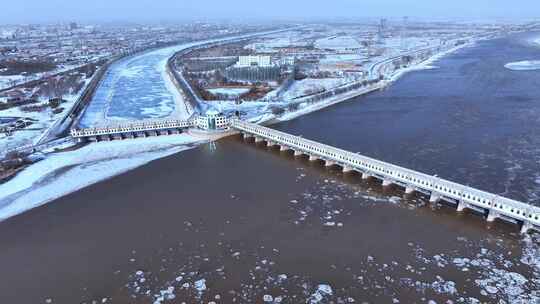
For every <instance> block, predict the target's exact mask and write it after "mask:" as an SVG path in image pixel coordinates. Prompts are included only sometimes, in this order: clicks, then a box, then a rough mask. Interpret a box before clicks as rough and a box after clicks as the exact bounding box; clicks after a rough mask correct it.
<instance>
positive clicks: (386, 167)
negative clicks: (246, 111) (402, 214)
mask: <svg viewBox="0 0 540 304" xmlns="http://www.w3.org/2000/svg"><path fill="white" fill-rule="evenodd" d="M231 127H232V128H234V129H236V130H238V131H241V132H243V133H244V134H248V135H253V136H256V137H259V138H262V139H264V140H266V141H270V142H275V143H276V144H277V145H281V146H282V147H285V148H286V149H291V150H294V151H295V152H299V153H303V154H308V155H310V157H312V158H318V159H322V160H325V161H327V162H329V163H331V164H332V163H335V164H336V165H339V166H342V167H343V169H344V171H351V170H355V171H358V172H361V173H363V174H365V175H369V176H374V177H377V178H380V179H382V180H383V184H385V185H389V184H392V183H394V184H399V185H401V186H404V187H406V188H407V190H408V191H409V192H411V191H415V190H416V191H422V192H427V193H429V194H431V200H432V201H436V200H438V199H445V200H448V201H452V202H455V203H457V204H458V210H459V211H461V210H463V209H464V208H470V209H477V210H478V209H480V210H486V211H488V212H489V214H488V220H490V221H492V220H494V219H495V218H497V217H501V216H502V217H507V218H510V219H513V220H517V221H520V222H522V223H523V228H522V231H527V230H528V229H537V230H538V228H537V227H535V226H540V208H538V207H535V206H532V205H529V204H526V203H522V202H519V201H516V200H512V199H508V198H505V197H501V196H499V195H496V194H493V193H489V192H486V191H482V190H478V189H475V188H472V187H468V186H464V185H461V184H458V183H455V182H451V181H448V180H445V179H442V178H439V177H435V176H431V175H427V174H424V173H420V172H417V171H414V170H410V169H407V168H403V167H400V166H396V165H393V164H390V163H386V162H383V161H379V160H376V159H373V158H370V157H366V156H363V155H360V154H357V153H352V152H349V151H345V150H342V149H338V148H335V147H332V146H329V145H325V144H321V143H318V142H315V141H312V140H308V139H305V138H302V137H298V136H294V135H290V134H287V133H285V132H280V131H276V130H273V129H270V128H267V127H263V126H259V125H256V124H252V123H249V122H245V121H240V120H232V121H231Z"/></svg>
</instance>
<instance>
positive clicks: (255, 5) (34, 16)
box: [0, 0, 540, 23]
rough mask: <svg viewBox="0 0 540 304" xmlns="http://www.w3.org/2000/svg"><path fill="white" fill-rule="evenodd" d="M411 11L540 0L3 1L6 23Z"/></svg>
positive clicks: (517, 11)
mask: <svg viewBox="0 0 540 304" xmlns="http://www.w3.org/2000/svg"><path fill="white" fill-rule="evenodd" d="M405 15H406V16H411V17H412V18H415V17H417V18H422V19H444V18H448V19H454V18H465V19H507V20H510V19H514V20H515V19H531V18H539V17H540V2H538V1H535V0H522V1H519V4H518V3H517V2H512V1H505V0H492V1H489V0H475V1H465V0H454V1H430V0H402V1H400V0H367V1H360V0H338V1H333V2H331V4H330V3H328V2H327V1H307V0H296V1H285V0H273V1H265V2H259V1H248V0H229V1H217V0H199V1H196V2H192V1H190V2H187V1H181V2H180V1H175V0H138V1H136V2H135V1H127V0H116V1H110V0H108V1H105V0H94V1H84V2H83V1H78V0H75V1H68V0H48V1H39V0H23V1H6V3H3V4H2V21H0V22H2V23H31V22H35V23H40V22H67V21H80V22H104V21H120V22H123V21H139V22H148V21H176V20H178V21H181V20H194V19H234V20H253V19H300V18H301V19H309V18H343V17H345V18H361V17H373V18H376V17H400V16H405Z"/></svg>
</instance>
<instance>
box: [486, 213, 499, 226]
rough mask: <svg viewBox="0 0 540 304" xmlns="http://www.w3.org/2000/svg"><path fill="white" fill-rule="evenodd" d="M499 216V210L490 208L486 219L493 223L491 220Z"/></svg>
mask: <svg viewBox="0 0 540 304" xmlns="http://www.w3.org/2000/svg"><path fill="white" fill-rule="evenodd" d="M499 216H500V215H499V212H497V211H495V210H489V211H488V216H487V219H486V220H487V221H488V222H490V223H491V222H494V221H495V220H496V219H497V218H499Z"/></svg>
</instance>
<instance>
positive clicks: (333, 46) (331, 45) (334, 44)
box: [315, 36, 362, 52]
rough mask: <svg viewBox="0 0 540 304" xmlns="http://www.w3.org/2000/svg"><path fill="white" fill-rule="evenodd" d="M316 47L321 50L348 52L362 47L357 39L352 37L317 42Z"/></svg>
mask: <svg viewBox="0 0 540 304" xmlns="http://www.w3.org/2000/svg"><path fill="white" fill-rule="evenodd" d="M315 47H316V48H318V49H321V50H334V51H338V52H340V51H346V50H350V49H359V48H361V47H362V46H361V45H360V43H358V41H357V40H356V39H354V38H353V37H350V36H340V37H327V38H323V39H319V40H317V41H316V42H315Z"/></svg>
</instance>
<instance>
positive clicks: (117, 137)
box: [112, 134, 122, 140]
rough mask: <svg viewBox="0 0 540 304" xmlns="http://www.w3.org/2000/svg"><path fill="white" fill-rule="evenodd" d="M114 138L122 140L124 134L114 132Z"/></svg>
mask: <svg viewBox="0 0 540 304" xmlns="http://www.w3.org/2000/svg"><path fill="white" fill-rule="evenodd" d="M112 138H113V140H122V134H114V135H112Z"/></svg>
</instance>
